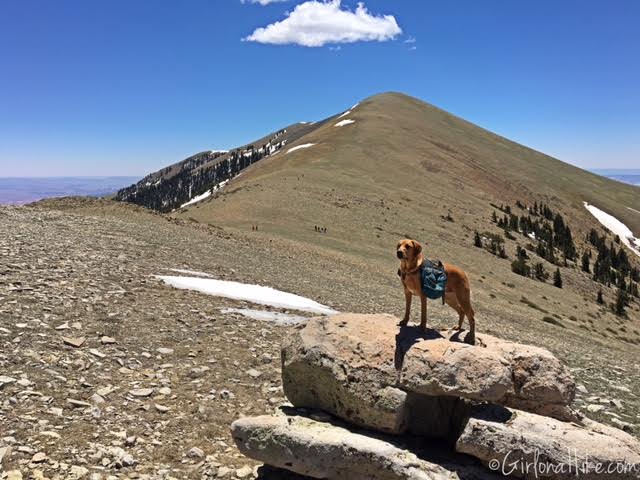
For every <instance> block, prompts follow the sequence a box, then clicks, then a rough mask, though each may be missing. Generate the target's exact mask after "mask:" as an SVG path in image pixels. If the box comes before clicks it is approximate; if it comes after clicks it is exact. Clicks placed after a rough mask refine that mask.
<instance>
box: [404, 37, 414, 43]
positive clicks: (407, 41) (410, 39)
mask: <svg viewBox="0 0 640 480" xmlns="http://www.w3.org/2000/svg"><path fill="white" fill-rule="evenodd" d="M404 43H416V39H415V37H409V38H407V39H406V40H405V41H404Z"/></svg>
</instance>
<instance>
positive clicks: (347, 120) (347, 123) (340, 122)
mask: <svg viewBox="0 0 640 480" xmlns="http://www.w3.org/2000/svg"><path fill="white" fill-rule="evenodd" d="M351 123H356V121H355V120H351V119H350V118H347V119H345V120H341V121H339V122H338V123H336V124H335V125H334V126H335V127H344V126H345V125H349V124H351Z"/></svg>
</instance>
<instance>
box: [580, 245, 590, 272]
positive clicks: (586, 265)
mask: <svg viewBox="0 0 640 480" xmlns="http://www.w3.org/2000/svg"><path fill="white" fill-rule="evenodd" d="M589 265H590V262H589V253H587V250H585V251H584V253H583V254H582V271H583V272H587V273H591V269H590V268H589Z"/></svg>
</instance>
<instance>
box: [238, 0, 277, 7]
mask: <svg viewBox="0 0 640 480" xmlns="http://www.w3.org/2000/svg"><path fill="white" fill-rule="evenodd" d="M286 1H287V0H240V3H259V4H260V5H262V6H264V5H269V4H270V3H279V2H286Z"/></svg>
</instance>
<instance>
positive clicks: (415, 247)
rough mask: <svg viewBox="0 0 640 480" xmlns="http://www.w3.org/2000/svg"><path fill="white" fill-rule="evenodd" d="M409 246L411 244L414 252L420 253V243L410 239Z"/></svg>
mask: <svg viewBox="0 0 640 480" xmlns="http://www.w3.org/2000/svg"><path fill="white" fill-rule="evenodd" d="M411 246H413V248H414V250H415V251H416V253H420V252H421V251H422V245H420V243H419V242H416V241H415V240H411Z"/></svg>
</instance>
